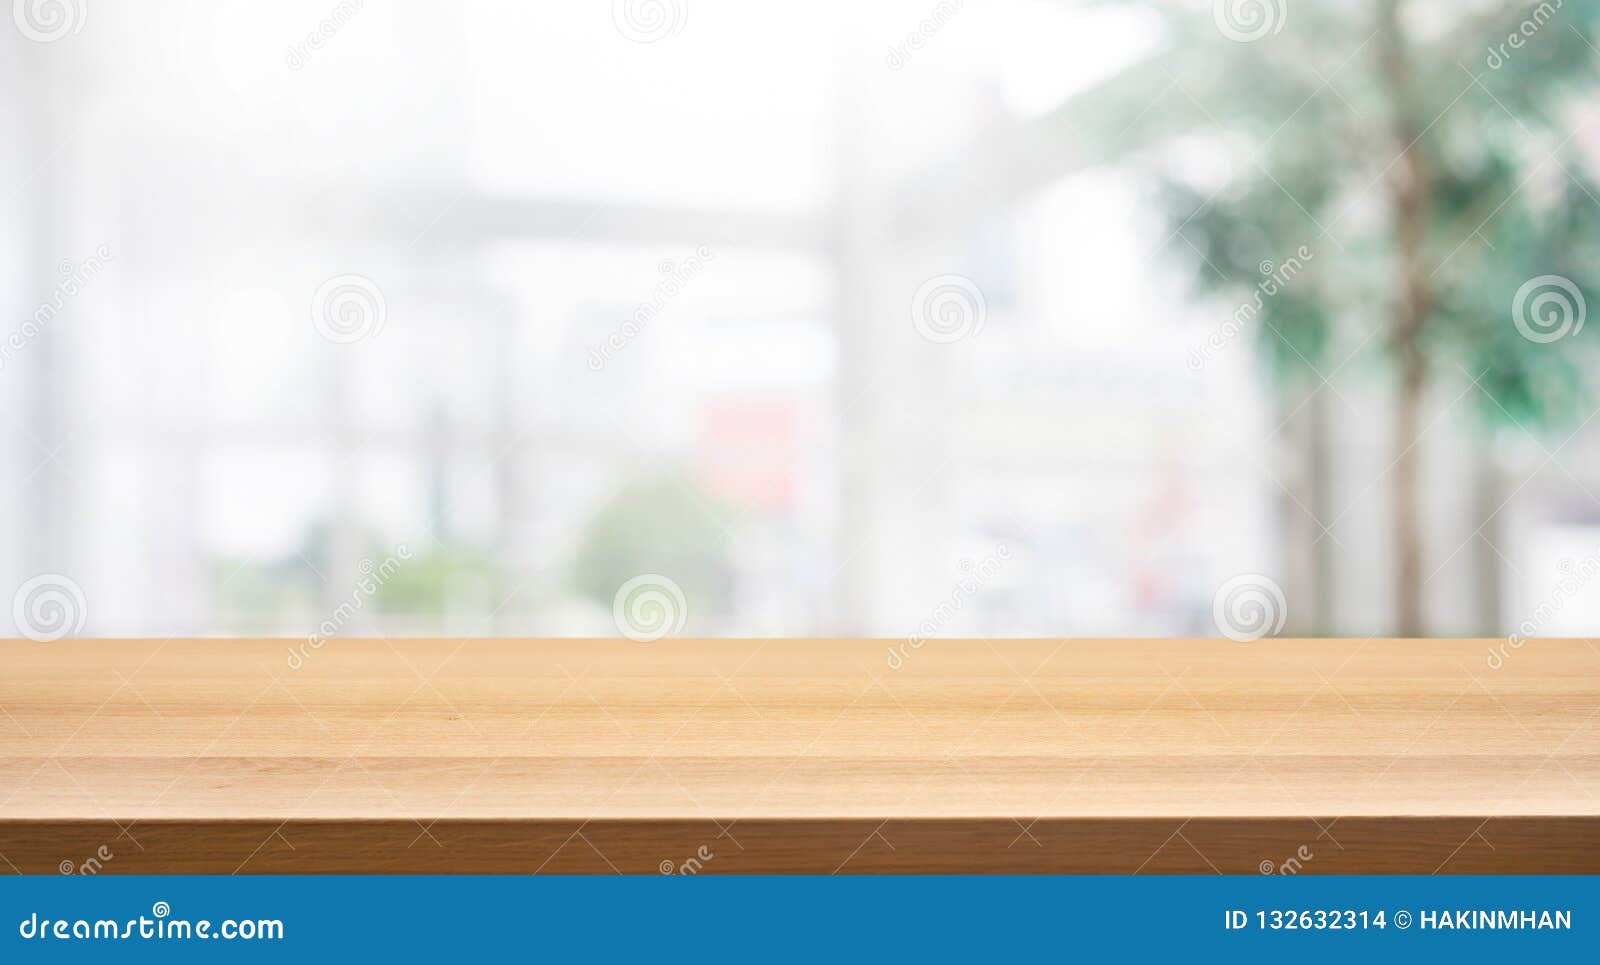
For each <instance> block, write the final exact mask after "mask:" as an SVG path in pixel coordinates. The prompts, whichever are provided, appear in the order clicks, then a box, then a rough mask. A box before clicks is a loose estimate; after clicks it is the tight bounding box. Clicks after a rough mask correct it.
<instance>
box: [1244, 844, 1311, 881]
mask: <svg viewBox="0 0 1600 965" xmlns="http://www.w3.org/2000/svg"><path fill="white" fill-rule="evenodd" d="M1315 857H1316V855H1315V854H1313V853H1312V851H1311V849H1310V848H1308V847H1306V846H1305V845H1303V844H1302V845H1301V846H1300V847H1298V848H1296V849H1295V852H1294V854H1291V855H1290V856H1289V857H1288V858H1286V859H1285V860H1283V861H1273V860H1272V859H1271V858H1262V859H1261V864H1259V865H1257V866H1256V869H1257V870H1258V871H1260V872H1261V873H1262V874H1264V875H1297V874H1299V873H1300V871H1301V869H1302V868H1304V867H1305V866H1306V863H1307V862H1309V861H1310V860H1311V859H1312V858H1315Z"/></svg>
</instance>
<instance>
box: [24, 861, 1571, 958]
mask: <svg viewBox="0 0 1600 965" xmlns="http://www.w3.org/2000/svg"><path fill="white" fill-rule="evenodd" d="M0 914H3V916H4V918H3V921H0V925H3V934H4V937H3V938H0V961H5V962H10V961H46V960H48V961H67V960H88V961H93V960H101V959H106V958H116V959H118V960H126V959H130V958H131V959H134V960H139V959H143V958H149V959H152V960H154V959H161V960H172V959H174V958H189V957H198V958H206V959H213V958H217V957H219V956H226V957H233V956H244V957H248V958H260V959H278V960H288V959H291V958H292V959H296V960H304V959H306V958H307V957H310V958H312V959H313V960H316V959H320V958H321V957H323V956H327V957H334V956H339V957H347V956H350V955H359V956H361V959H362V960H381V959H379V958H378V956H400V958H397V959H395V960H407V961H410V960H417V959H419V958H422V957H424V956H440V957H439V958H437V960H438V961H454V960H456V959H457V958H458V957H459V956H461V955H462V954H463V953H472V952H479V951H491V952H503V953H505V954H514V955H516V956H517V958H516V959H515V960H517V961H529V960H534V961H537V960H541V959H546V958H551V959H554V958H558V957H559V958H560V959H562V960H566V959H575V960H582V961H590V960H601V961H609V960H620V959H627V960H631V961H636V962H652V963H653V962H660V961H676V960H693V961H697V962H706V961H735V962H749V961H770V960H805V961H818V960H824V961H835V960H841V959H842V960H849V961H862V960H870V961H876V962H888V961H896V962H900V961H919V960H933V961H949V960H981V961H990V960H996V959H997V958H999V957H1000V956H1004V957H1005V958H1010V957H1013V956H1024V955H1026V956H1030V957H1035V958H1039V959H1041V960H1045V961H1073V960H1086V961H1100V960H1105V959H1106V958H1109V957H1111V956H1117V957H1126V956H1130V955H1132V956H1134V957H1135V960H1144V959H1148V958H1153V957H1155V956H1158V955H1160V956H1172V958H1173V960H1178V959H1179V958H1182V959H1186V960H1191V959H1193V958H1195V957H1197V956H1200V957H1204V958H1206V959H1210V958H1213V957H1215V958H1222V957H1227V958H1235V959H1239V960H1245V961H1249V960H1260V959H1263V958H1266V957H1272V958H1279V957H1281V958H1282V960H1285V961H1297V962H1299V961H1313V962H1315V961H1341V962H1345V963H1349V962H1350V961H1352V958H1351V956H1353V955H1359V956H1360V957H1361V961H1362V962H1363V963H1366V962H1370V961H1386V960H1395V961H1401V960H1404V961H1418V960H1431V959H1432V958H1433V957H1435V956H1438V957H1440V958H1441V960H1446V961H1475V960H1479V959H1482V960H1491V959H1492V960H1495V961H1499V962H1501V963H1502V965H1503V963H1504V961H1505V956H1506V955H1507V954H1514V955H1529V956H1537V958H1536V959H1533V960H1544V959H1546V958H1547V957H1555V956H1561V957H1562V958H1563V959H1564V958H1566V957H1567V956H1577V955H1580V954H1582V955H1586V956H1589V957H1590V958H1591V959H1592V957H1593V955H1594V952H1595V950H1596V948H1597V947H1600V943H1597V941H1600V931H1597V928H1600V879H1596V878H1591V877H1402V876H1393V877H1384V876H1350V877H1334V876H1326V877H1323V876H1304V877H1277V876H1272V877H1260V878H1255V877H1212V876H1208V877H1155V876H1153V877H849V876H840V877H735V876H727V877H721V876H705V877H692V876H679V875H672V876H662V877H655V878H652V877H448V876H438V877H398V876H397V877H377V876H364V877H355V876H352V877H320V876H319V877H310V876H279V877H266V876H263V877H243V876H241V877H202V876H171V877H143V876H126V877H122V876H102V877H80V876H63V877H26V876H18V877H12V878H8V879H3V880H0ZM1418 956H1426V958H1421V959H1419V958H1418Z"/></svg>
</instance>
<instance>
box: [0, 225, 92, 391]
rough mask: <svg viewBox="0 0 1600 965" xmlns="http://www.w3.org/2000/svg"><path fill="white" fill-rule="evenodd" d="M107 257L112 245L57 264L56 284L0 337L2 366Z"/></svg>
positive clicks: (35, 335) (78, 292)
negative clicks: (15, 324) (30, 312)
mask: <svg viewBox="0 0 1600 965" xmlns="http://www.w3.org/2000/svg"><path fill="white" fill-rule="evenodd" d="M110 260H111V248H110V247H109V246H107V245H100V246H99V247H97V248H95V250H94V253H93V254H91V255H89V257H87V258H85V259H83V260H82V261H80V262H78V263H77V264H73V263H72V262H70V261H63V262H62V263H61V266H60V268H61V272H60V273H61V278H60V280H59V281H57V282H56V286H55V288H53V289H51V291H50V294H49V295H48V296H46V298H45V300H44V301H42V302H40V303H39V305H38V307H37V308H35V309H34V310H33V314H32V315H30V316H29V317H28V318H27V319H26V320H25V321H23V323H22V324H21V325H20V326H18V327H17V328H16V330H15V331H12V332H10V333H8V334H7V335H6V336H5V338H3V339H0V369H3V368H5V366H6V363H7V362H9V361H11V360H12V359H13V358H15V357H16V355H17V353H18V352H20V351H22V350H23V349H25V348H27V347H28V343H29V342H32V341H33V340H34V339H36V338H38V337H39V336H40V335H42V334H43V333H44V330H45V329H46V328H48V327H49V326H50V323H51V322H53V321H55V320H56V316H58V315H60V314H61V312H62V310H63V309H64V308H66V307H67V302H69V301H71V300H72V299H74V298H76V297H77V296H79V295H81V294H83V293H84V291H86V290H87V289H88V287H89V285H90V283H92V282H93V281H94V280H95V279H96V278H97V277H99V275H100V273H101V272H102V271H105V267H106V263H107V262H109V261H110Z"/></svg>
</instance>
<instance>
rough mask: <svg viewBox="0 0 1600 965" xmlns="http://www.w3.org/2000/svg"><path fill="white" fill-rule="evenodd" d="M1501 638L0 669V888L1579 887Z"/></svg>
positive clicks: (174, 644)
mask: <svg viewBox="0 0 1600 965" xmlns="http://www.w3.org/2000/svg"><path fill="white" fill-rule="evenodd" d="M1502 643H1503V641H1487V640H1434V641H1400V640H1384V639H1370V640H1360V639H1351V640H1262V641H1258V642H1256V643H1253V644H1236V643H1232V642H1230V641H1218V640H1067V641H1062V640H992V641H990V640H930V641H928V642H927V643H926V644H925V645H923V646H922V647H920V648H909V647H902V645H901V642H900V641H881V640H766V641H763V640H679V639H668V640H662V641H658V642H656V643H652V644H639V643H633V642H629V641H618V640H522V639H505V640H481V639H472V640H416V639H407V640H398V639H397V640H383V639H375V640H374V639H363V640H353V639H352V640H341V639H333V640H329V641H327V642H326V644H325V645H324V646H323V647H321V648H320V649H312V648H308V647H305V646H304V645H303V643H302V642H300V641H288V640H188V639H175V640H157V639H150V640H97V641H60V642H56V643H50V644H40V643H34V642H31V641H3V642H0V858H3V861H0V869H5V870H11V871H20V872H27V873H60V872H65V871H73V872H82V871H93V872H98V873H113V872H127V873H132V872H142V873H149V872H165V871H186V872H215V873H235V872H238V873H278V872H333V871H347V872H369V871H370V872H426V873H451V872H490V873H498V872H505V873H529V872H559V873H569V872H581V873H587V872H601V873H611V872H616V871H621V872H627V873H663V872H671V873H713V872H807V873H833V872H843V873H852V872H856V873H864V872H1014V871H1015V872H1064V873H1071V872H1109V873H1134V872H1143V873H1152V872H1203V873H1210V872H1224V873H1251V874H1257V873H1314V872H1346V873H1348V872H1360V871H1371V872H1395V871H1404V872H1416V873H1433V872H1454V873H1464V872H1472V873H1486V872H1518V873H1532V872H1544V871H1549V872H1583V873H1596V872H1600V650H1597V649H1596V647H1595V645H1593V644H1591V643H1590V642H1589V641H1586V640H1532V641H1528V642H1526V643H1525V644H1524V645H1523V646H1522V647H1520V648H1517V649H1507V650H1504V651H1503V652H1502V651H1501V650H1500V646H1501V644H1502ZM1491 648H1493V649H1494V651H1495V652H1496V653H1497V656H1496V657H1495V658H1494V659H1492V660H1491V659H1490V654H1491ZM891 651H892V653H891Z"/></svg>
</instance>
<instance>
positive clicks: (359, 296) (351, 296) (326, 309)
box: [311, 274, 389, 345]
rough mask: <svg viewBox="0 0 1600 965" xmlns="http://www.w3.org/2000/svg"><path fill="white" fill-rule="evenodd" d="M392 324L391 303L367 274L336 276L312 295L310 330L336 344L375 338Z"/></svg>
mask: <svg viewBox="0 0 1600 965" xmlns="http://www.w3.org/2000/svg"><path fill="white" fill-rule="evenodd" d="M388 321H389V301H388V299H386V298H385V297H384V295H383V289H382V288H379V287H378V283H377V282H375V281H373V280H372V279H371V278H368V277H367V276H366V275H356V274H349V275H335V276H333V277H332V278H329V279H328V280H327V281H325V282H323V283H322V284H321V285H318V286H317V290H316V292H315V293H314V294H312V296H311V327H312V328H314V329H316V332H317V334H318V335H321V336H322V337H323V338H325V339H327V340H328V341H330V342H333V343H334V344H336V345H349V344H350V343H352V342H359V341H361V340H362V339H364V338H375V337H377V336H378V335H379V334H381V333H382V332H383V326H384V324H385V323H387V322H388Z"/></svg>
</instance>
